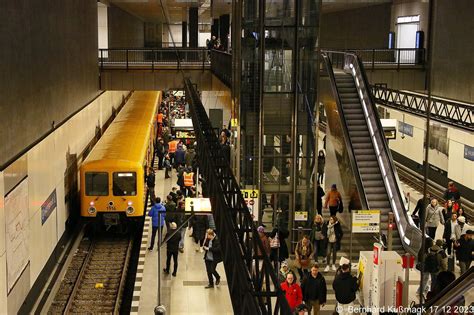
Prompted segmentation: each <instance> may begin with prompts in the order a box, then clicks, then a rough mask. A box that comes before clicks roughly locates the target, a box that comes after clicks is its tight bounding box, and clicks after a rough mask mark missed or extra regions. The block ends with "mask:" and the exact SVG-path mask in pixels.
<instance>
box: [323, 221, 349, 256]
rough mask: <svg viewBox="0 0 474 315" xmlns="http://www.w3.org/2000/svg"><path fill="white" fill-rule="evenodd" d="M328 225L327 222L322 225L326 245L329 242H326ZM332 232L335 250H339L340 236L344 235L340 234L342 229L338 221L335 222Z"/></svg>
mask: <svg viewBox="0 0 474 315" xmlns="http://www.w3.org/2000/svg"><path fill="white" fill-rule="evenodd" d="M328 224H329V222H324V224H323V235H324V240H325V242H326V245H325V246H327V244H328V242H329V240H328ZM334 232H335V233H336V250H340V249H341V240H342V236H343V235H344V233H343V232H342V227H341V223H339V221H337V223H336V224H335V225H334Z"/></svg>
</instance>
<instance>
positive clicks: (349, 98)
mask: <svg viewBox="0 0 474 315" xmlns="http://www.w3.org/2000/svg"><path fill="white" fill-rule="evenodd" d="M341 101H342V103H343V106H344V103H346V104H347V103H357V102H358V101H359V98H355V97H354V96H351V95H350V96H347V97H344V96H343V95H341ZM359 106H360V105H359Z"/></svg>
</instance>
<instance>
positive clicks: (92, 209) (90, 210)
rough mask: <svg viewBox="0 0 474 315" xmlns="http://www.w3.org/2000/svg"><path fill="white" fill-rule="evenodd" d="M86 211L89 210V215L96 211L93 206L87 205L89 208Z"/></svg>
mask: <svg viewBox="0 0 474 315" xmlns="http://www.w3.org/2000/svg"><path fill="white" fill-rule="evenodd" d="M87 212H89V214H90V215H93V214H95V213H96V212H97V210H96V208H95V207H89V209H88V210H87Z"/></svg>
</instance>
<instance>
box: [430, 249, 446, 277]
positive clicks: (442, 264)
mask: <svg viewBox="0 0 474 315" xmlns="http://www.w3.org/2000/svg"><path fill="white" fill-rule="evenodd" d="M428 253H436V254H437V255H436V259H437V261H438V269H439V271H447V270H448V255H446V252H445V251H444V249H442V248H441V247H439V246H438V245H436V244H435V245H433V246H431V247H430V249H429V250H428ZM425 263H426V258H425ZM439 271H438V272H439Z"/></svg>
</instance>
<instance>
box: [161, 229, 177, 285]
mask: <svg viewBox="0 0 474 315" xmlns="http://www.w3.org/2000/svg"><path fill="white" fill-rule="evenodd" d="M177 227H178V226H177V224H176V223H175V222H171V223H170V229H169V231H168V232H167V233H166V237H165V239H168V241H167V242H166V267H165V268H164V269H163V271H164V272H165V273H166V274H169V273H170V264H171V257H172V258H173V273H172V274H171V275H172V276H173V277H176V272H177V271H178V245H179V241H180V240H181V234H180V233H179V232H176V228H177ZM173 233H174V234H173ZM171 235H172V236H171ZM168 237H169V238H168Z"/></svg>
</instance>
